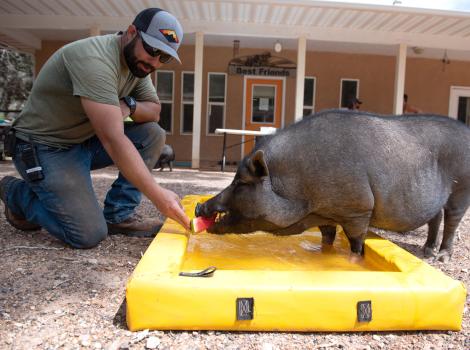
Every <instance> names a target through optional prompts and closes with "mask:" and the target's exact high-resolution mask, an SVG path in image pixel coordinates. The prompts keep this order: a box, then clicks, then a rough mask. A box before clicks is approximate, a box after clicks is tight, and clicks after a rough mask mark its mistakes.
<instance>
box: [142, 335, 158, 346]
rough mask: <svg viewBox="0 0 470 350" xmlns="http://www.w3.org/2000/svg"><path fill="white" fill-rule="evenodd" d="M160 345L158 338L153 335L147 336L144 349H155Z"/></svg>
mask: <svg viewBox="0 0 470 350" xmlns="http://www.w3.org/2000/svg"><path fill="white" fill-rule="evenodd" d="M159 345H160V339H159V338H157V337H154V336H153V335H152V336H150V337H148V339H147V344H145V348H146V349H156V348H157V347H158V346H159Z"/></svg>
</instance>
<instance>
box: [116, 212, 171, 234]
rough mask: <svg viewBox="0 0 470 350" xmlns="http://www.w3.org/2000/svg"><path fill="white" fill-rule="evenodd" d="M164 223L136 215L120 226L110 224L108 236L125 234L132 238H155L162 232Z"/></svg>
mask: <svg viewBox="0 0 470 350" xmlns="http://www.w3.org/2000/svg"><path fill="white" fill-rule="evenodd" d="M162 225H163V223H162V221H161V220H158V219H148V218H142V217H141V216H140V215H138V214H134V215H133V216H131V217H130V218H128V219H126V220H124V221H123V222H120V223H119V224H110V223H108V234H110V235H116V234H123V235H126V236H131V237H154V236H155V235H156V234H157V233H158V231H160V229H161V227H162Z"/></svg>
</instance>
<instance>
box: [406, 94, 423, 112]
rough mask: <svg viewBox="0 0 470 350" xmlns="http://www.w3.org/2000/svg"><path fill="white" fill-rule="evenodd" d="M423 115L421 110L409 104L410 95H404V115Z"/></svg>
mask: <svg viewBox="0 0 470 350" xmlns="http://www.w3.org/2000/svg"><path fill="white" fill-rule="evenodd" d="M418 113H423V111H421V110H420V109H419V108H416V107H415V106H412V105H410V104H409V103H408V95H407V94H404V95H403V114H418Z"/></svg>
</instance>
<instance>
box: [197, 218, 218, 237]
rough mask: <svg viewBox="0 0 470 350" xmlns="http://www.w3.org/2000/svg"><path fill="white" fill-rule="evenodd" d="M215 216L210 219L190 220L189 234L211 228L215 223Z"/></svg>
mask: <svg viewBox="0 0 470 350" xmlns="http://www.w3.org/2000/svg"><path fill="white" fill-rule="evenodd" d="M216 216H217V215H214V216H213V217H211V218H205V217H203V216H198V217H195V218H194V219H192V220H191V232H193V233H199V232H202V231H204V230H206V229H207V228H209V227H211V226H212V225H213V224H214V223H215V218H216Z"/></svg>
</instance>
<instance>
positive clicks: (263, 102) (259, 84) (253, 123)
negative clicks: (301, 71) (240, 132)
mask: <svg viewBox="0 0 470 350" xmlns="http://www.w3.org/2000/svg"><path fill="white" fill-rule="evenodd" d="M283 94H284V79H267V78H249V77H247V78H246V80H245V130H256V131H259V130H260V128H261V127H274V128H280V127H281V125H282V105H283V103H282V102H283V101H282V100H283ZM244 141H246V142H245V143H244V144H243V148H242V149H243V155H244V156H245V155H247V154H248V153H250V151H251V150H252V149H253V146H254V137H253V136H244Z"/></svg>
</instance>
